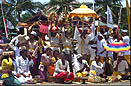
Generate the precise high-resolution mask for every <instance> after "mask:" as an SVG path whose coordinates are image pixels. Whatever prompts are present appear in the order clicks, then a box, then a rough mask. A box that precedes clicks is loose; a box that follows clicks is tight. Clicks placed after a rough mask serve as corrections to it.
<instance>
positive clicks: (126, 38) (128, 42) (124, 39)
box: [122, 36, 130, 45]
mask: <svg viewBox="0 0 131 86" xmlns="http://www.w3.org/2000/svg"><path fill="white" fill-rule="evenodd" d="M122 39H123V42H124V43H126V44H129V45H130V38H129V36H123V37H122Z"/></svg>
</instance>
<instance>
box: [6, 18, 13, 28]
mask: <svg viewBox="0 0 131 86" xmlns="http://www.w3.org/2000/svg"><path fill="white" fill-rule="evenodd" d="M7 28H8V29H14V26H13V24H12V23H11V22H10V21H9V20H7Z"/></svg>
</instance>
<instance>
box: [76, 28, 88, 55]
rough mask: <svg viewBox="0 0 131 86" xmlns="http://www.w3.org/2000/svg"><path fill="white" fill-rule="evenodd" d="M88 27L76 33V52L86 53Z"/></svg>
mask: <svg viewBox="0 0 131 86" xmlns="http://www.w3.org/2000/svg"><path fill="white" fill-rule="evenodd" d="M87 30H88V28H84V29H83V32H82V33H81V34H79V35H78V39H77V41H78V54H81V55H84V54H86V55H88V42H89V39H90V37H89V36H88V34H87Z"/></svg>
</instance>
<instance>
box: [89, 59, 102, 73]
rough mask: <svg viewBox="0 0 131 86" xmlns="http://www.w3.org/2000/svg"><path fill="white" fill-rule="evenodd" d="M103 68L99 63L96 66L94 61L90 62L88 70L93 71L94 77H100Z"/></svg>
mask: <svg viewBox="0 0 131 86" xmlns="http://www.w3.org/2000/svg"><path fill="white" fill-rule="evenodd" d="M102 68H103V64H102V63H101V62H99V63H98V64H97V63H96V61H92V63H91V66H90V70H91V71H92V70H93V71H95V72H96V75H100V74H102V73H103V72H104V70H103V69H102Z"/></svg>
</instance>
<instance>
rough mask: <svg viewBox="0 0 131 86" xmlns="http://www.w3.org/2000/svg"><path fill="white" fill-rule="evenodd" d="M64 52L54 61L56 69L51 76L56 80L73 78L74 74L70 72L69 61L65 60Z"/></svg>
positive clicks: (63, 80)
mask: <svg viewBox="0 0 131 86" xmlns="http://www.w3.org/2000/svg"><path fill="white" fill-rule="evenodd" d="M65 57H66V53H65V52H62V53H61V57H60V59H59V60H58V61H57V62H56V69H55V72H54V74H53V76H55V77H56V81H57V82H70V81H72V80H73V79H74V74H73V73H72V72H70V68H69V62H68V61H67V60H65Z"/></svg>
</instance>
